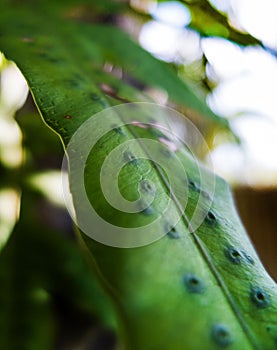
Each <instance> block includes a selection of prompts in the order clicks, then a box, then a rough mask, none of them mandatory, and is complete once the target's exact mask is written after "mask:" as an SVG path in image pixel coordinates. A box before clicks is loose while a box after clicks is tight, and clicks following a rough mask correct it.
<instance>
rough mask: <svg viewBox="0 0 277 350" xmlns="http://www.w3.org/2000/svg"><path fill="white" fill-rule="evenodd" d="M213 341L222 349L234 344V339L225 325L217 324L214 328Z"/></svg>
mask: <svg viewBox="0 0 277 350" xmlns="http://www.w3.org/2000/svg"><path fill="white" fill-rule="evenodd" d="M212 339H213V340H214V342H215V343H216V344H217V345H219V346H220V347H222V348H225V347H227V346H228V345H230V344H232V342H233V339H232V336H231V333H230V331H229V329H228V327H227V326H225V325H223V324H215V325H214V326H213V328H212Z"/></svg>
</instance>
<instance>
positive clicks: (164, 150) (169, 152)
mask: <svg viewBox="0 0 277 350" xmlns="http://www.w3.org/2000/svg"><path fill="white" fill-rule="evenodd" d="M161 152H162V154H163V155H164V156H166V157H167V158H171V157H172V156H173V153H172V152H171V151H170V150H169V149H168V148H164V147H163V148H162V149H161Z"/></svg>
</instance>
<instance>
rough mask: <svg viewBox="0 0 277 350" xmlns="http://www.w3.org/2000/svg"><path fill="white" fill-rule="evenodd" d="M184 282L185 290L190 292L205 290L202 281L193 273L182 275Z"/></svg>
mask: <svg viewBox="0 0 277 350" xmlns="http://www.w3.org/2000/svg"><path fill="white" fill-rule="evenodd" d="M184 284H185V286H186V288H187V291H188V292H190V293H203V292H204V290H205V286H204V284H203V282H202V281H201V280H200V279H199V278H198V277H197V276H195V275H193V274H187V275H185V276H184Z"/></svg>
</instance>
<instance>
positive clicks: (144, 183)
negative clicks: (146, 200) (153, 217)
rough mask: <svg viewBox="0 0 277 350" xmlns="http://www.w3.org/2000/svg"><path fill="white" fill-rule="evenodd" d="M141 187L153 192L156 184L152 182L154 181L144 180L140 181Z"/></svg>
mask: <svg viewBox="0 0 277 350" xmlns="http://www.w3.org/2000/svg"><path fill="white" fill-rule="evenodd" d="M140 187H141V189H142V190H143V191H145V192H147V193H150V194H153V193H154V192H155V190H156V188H155V186H154V185H153V184H152V182H150V181H148V180H142V181H141V182H140Z"/></svg>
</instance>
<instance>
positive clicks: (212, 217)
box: [205, 210, 217, 226]
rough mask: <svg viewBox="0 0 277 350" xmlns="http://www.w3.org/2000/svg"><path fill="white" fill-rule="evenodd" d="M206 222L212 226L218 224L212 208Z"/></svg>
mask: <svg viewBox="0 0 277 350" xmlns="http://www.w3.org/2000/svg"><path fill="white" fill-rule="evenodd" d="M205 222H206V223H207V224H208V225H210V226H214V225H216V222H217V219H216V215H215V213H214V212H213V211H212V210H209V211H208V214H207V216H206V217H205Z"/></svg>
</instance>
